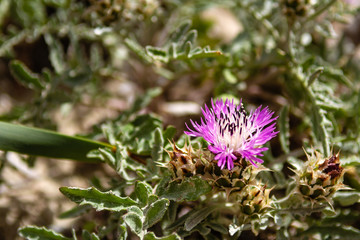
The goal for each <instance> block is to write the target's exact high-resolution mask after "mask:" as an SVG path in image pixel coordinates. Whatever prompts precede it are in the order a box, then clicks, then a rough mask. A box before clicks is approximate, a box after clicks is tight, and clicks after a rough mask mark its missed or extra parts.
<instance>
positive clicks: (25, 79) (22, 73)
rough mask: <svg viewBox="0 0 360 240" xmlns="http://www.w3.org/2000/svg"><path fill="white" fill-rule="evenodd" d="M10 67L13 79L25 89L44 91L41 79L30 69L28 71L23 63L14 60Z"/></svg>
mask: <svg viewBox="0 0 360 240" xmlns="http://www.w3.org/2000/svg"><path fill="white" fill-rule="evenodd" d="M9 67H10V72H11V74H12V75H13V77H14V78H15V79H16V80H17V81H19V83H21V84H22V85H24V86H25V87H28V88H31V89H37V90H41V89H44V85H43V84H42V82H41V81H40V77H39V76H38V75H37V74H35V73H33V72H31V71H30V69H28V68H27V67H26V66H25V64H23V63H22V62H20V61H18V60H13V61H11V62H10V65H9Z"/></svg>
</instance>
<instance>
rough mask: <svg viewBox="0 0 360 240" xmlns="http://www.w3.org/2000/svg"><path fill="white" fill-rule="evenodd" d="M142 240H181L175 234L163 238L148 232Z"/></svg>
mask: <svg viewBox="0 0 360 240" xmlns="http://www.w3.org/2000/svg"><path fill="white" fill-rule="evenodd" d="M144 240H181V238H180V237H179V236H178V235H177V234H176V233H173V234H171V235H169V236H165V237H156V236H155V234H154V233H153V232H148V233H147V234H146V235H145V236H144Z"/></svg>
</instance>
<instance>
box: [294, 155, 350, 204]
mask: <svg viewBox="0 0 360 240" xmlns="http://www.w3.org/2000/svg"><path fill="white" fill-rule="evenodd" d="M307 158H308V161H307V162H306V163H305V164H304V167H303V168H302V169H300V170H297V171H295V173H296V175H295V179H296V181H297V185H298V188H297V191H298V193H300V194H301V195H302V196H303V198H304V199H307V200H310V201H311V202H312V203H315V202H321V201H327V202H329V201H330V197H331V196H332V195H333V194H334V193H335V192H336V190H338V189H339V188H342V187H343V184H342V176H343V174H344V171H343V168H342V167H341V166H340V159H339V154H336V155H335V154H333V155H332V156H331V157H329V158H323V156H322V155H321V154H320V153H319V152H317V151H313V153H312V155H311V156H310V155H308V154H307Z"/></svg>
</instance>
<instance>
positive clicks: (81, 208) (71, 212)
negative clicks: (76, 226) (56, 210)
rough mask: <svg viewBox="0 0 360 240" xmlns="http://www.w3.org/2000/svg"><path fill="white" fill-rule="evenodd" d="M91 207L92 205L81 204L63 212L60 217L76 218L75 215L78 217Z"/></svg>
mask: <svg viewBox="0 0 360 240" xmlns="http://www.w3.org/2000/svg"><path fill="white" fill-rule="evenodd" d="M90 209H91V206H90V205H79V206H75V207H74V208H72V209H70V210H68V211H66V212H63V213H61V214H60V215H59V218H60V219H64V218H74V217H78V216H80V215H81V214H83V213H85V212H87V211H88V210H90Z"/></svg>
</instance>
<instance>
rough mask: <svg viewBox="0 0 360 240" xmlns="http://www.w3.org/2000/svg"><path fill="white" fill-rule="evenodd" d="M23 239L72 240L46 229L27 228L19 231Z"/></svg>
mask: <svg viewBox="0 0 360 240" xmlns="http://www.w3.org/2000/svg"><path fill="white" fill-rule="evenodd" d="M18 232H19V234H20V236H21V237H23V238H26V239H28V240H70V238H67V237H64V236H63V235H61V234H59V233H56V232H54V231H53V230H49V229H46V228H44V227H36V226H26V227H22V228H20V229H19V230H18Z"/></svg>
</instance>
